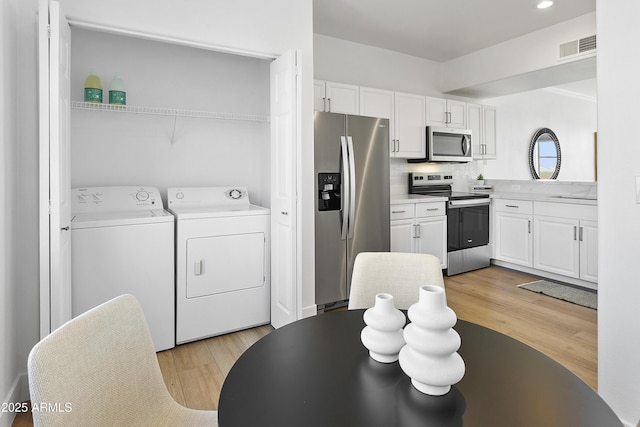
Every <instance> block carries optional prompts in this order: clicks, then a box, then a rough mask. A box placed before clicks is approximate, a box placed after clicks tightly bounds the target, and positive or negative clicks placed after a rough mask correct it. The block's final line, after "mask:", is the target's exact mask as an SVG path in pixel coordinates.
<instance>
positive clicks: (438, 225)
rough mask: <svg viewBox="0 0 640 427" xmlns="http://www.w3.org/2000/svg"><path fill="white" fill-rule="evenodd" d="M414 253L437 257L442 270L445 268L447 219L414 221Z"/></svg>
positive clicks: (440, 217) (437, 218)
mask: <svg viewBox="0 0 640 427" xmlns="http://www.w3.org/2000/svg"><path fill="white" fill-rule="evenodd" d="M416 225H417V232H418V237H417V244H418V247H417V248H416V252H418V253H421V254H430V255H434V256H437V257H438V259H439V260H440V264H441V265H442V268H447V261H448V259H447V217H446V216H438V217H433V218H424V219H421V220H419V221H416Z"/></svg>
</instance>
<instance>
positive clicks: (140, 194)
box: [136, 190, 149, 202]
mask: <svg viewBox="0 0 640 427" xmlns="http://www.w3.org/2000/svg"><path fill="white" fill-rule="evenodd" d="M136 199H138V200H139V201H141V202H144V201H147V200H149V193H148V192H146V191H144V190H141V191H138V192H137V193H136Z"/></svg>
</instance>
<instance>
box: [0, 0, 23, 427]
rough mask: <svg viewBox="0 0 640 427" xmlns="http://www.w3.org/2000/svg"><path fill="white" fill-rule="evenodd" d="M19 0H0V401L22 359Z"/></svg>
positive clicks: (10, 396)
mask: <svg viewBox="0 0 640 427" xmlns="http://www.w3.org/2000/svg"><path fill="white" fill-rule="evenodd" d="M16 21H17V1H10V2H2V3H1V4H0V29H1V30H0V40H2V42H1V46H0V49H1V50H0V146H1V147H2V148H1V149H0V161H1V162H0V163H1V164H2V173H1V174H0V245H1V249H0V301H1V302H0V316H1V319H2V328H0V342H2V350H0V352H1V353H0V393H1V396H2V402H12V401H15V400H14V399H15V398H16V397H17V396H16V395H15V393H16V389H17V379H18V378H19V370H20V361H19V360H18V355H19V346H18V342H19V333H18V329H17V326H18V310H16V308H17V307H16V293H17V292H18V280H17V269H16V260H17V257H16V250H17V247H18V240H17V236H16V231H15V230H16V228H17V224H18V217H17V174H18V168H17V164H18V129H17V125H18V116H17V111H16V110H17V106H18V103H17V98H16V85H15V84H14V83H15V82H16V80H17V75H16V71H17V69H16V66H15V64H16V62H17V59H18V52H17V48H18V44H17V34H18V31H17V27H16V25H17V22H16ZM12 419H13V414H8V413H0V425H1V426H9V425H11V420H12Z"/></svg>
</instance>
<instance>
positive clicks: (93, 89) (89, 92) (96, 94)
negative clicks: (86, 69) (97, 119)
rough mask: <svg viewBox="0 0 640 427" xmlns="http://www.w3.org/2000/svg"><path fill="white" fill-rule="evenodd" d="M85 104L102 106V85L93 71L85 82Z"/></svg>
mask: <svg viewBox="0 0 640 427" xmlns="http://www.w3.org/2000/svg"><path fill="white" fill-rule="evenodd" d="M84 102H91V103H93V104H102V83H101V82H100V77H98V76H96V74H95V73H94V72H93V71H92V72H91V74H89V76H88V77H87V78H86V79H85V81H84Z"/></svg>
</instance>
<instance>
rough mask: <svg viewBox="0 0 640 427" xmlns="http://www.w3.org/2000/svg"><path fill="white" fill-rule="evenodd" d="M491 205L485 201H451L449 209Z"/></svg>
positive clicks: (488, 201)
mask: <svg viewBox="0 0 640 427" xmlns="http://www.w3.org/2000/svg"><path fill="white" fill-rule="evenodd" d="M490 203H491V201H490V200H485V199H480V200H478V199H465V200H449V209H460V208H469V207H472V206H489V204H490Z"/></svg>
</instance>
